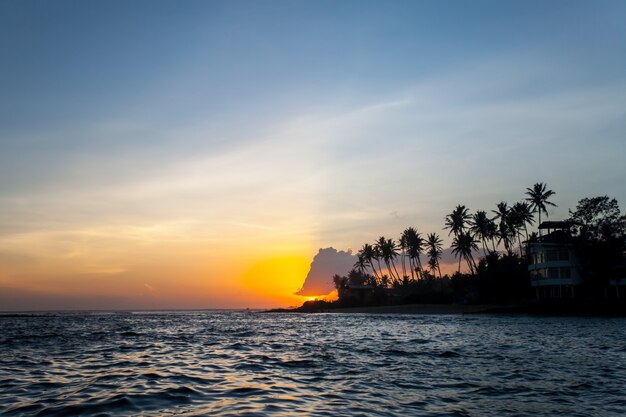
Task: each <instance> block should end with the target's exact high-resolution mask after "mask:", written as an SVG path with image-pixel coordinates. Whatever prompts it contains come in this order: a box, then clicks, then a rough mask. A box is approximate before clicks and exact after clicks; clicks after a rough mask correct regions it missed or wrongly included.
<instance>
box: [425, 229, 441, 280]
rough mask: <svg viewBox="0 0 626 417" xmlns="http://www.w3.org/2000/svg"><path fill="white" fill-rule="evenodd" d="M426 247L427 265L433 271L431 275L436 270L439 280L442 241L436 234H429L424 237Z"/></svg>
mask: <svg viewBox="0 0 626 417" xmlns="http://www.w3.org/2000/svg"><path fill="white" fill-rule="evenodd" d="M426 246H427V247H428V258H429V259H428V265H429V266H430V268H431V270H432V271H433V274H434V273H435V268H437V271H438V272H439V278H441V268H440V267H439V259H441V254H442V252H443V241H442V240H441V239H440V238H439V236H438V235H437V234H436V233H429V234H428V235H427V236H426Z"/></svg>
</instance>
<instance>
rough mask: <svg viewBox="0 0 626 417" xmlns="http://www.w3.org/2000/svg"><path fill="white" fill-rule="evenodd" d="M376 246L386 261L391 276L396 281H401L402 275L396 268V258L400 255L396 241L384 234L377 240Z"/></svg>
mask: <svg viewBox="0 0 626 417" xmlns="http://www.w3.org/2000/svg"><path fill="white" fill-rule="evenodd" d="M375 247H376V249H377V251H378V253H379V255H380V257H381V258H382V259H383V261H384V262H385V265H387V271H388V272H389V274H390V275H391V278H392V279H393V280H394V281H399V279H400V275H399V274H398V270H397V269H396V265H395V262H394V259H395V258H396V257H397V256H398V251H397V246H396V243H395V242H394V241H393V240H392V239H386V238H385V237H384V236H381V237H379V238H378V240H377V241H376V246H375ZM392 267H393V269H392ZM394 271H395V275H394Z"/></svg>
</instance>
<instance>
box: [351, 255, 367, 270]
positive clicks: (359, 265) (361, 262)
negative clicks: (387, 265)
mask: <svg viewBox="0 0 626 417" xmlns="http://www.w3.org/2000/svg"><path fill="white" fill-rule="evenodd" d="M354 269H356V270H357V271H359V272H365V270H366V269H367V261H366V260H365V257H364V256H363V253H362V252H358V253H357V254H356V262H355V263H354Z"/></svg>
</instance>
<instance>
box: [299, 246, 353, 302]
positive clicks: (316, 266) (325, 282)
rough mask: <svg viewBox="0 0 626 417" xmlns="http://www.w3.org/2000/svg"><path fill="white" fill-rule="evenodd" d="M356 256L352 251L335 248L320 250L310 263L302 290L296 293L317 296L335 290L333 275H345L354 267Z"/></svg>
mask: <svg viewBox="0 0 626 417" xmlns="http://www.w3.org/2000/svg"><path fill="white" fill-rule="evenodd" d="M355 262H356V256H355V255H353V254H352V251H350V250H348V251H338V250H337V249H335V248H332V247H330V248H326V249H320V250H319V252H317V255H315V257H314V258H313V262H311V269H310V270H309V273H308V274H307V276H306V279H305V280H304V284H303V285H302V288H300V290H299V291H298V292H297V293H296V294H297V295H304V296H317V295H324V294H328V293H330V292H331V291H332V290H334V289H335V287H334V285H333V275H335V274H339V275H346V274H347V273H348V272H349V271H350V270H351V269H352V267H353V266H354V263H355Z"/></svg>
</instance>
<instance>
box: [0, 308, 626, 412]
mask: <svg viewBox="0 0 626 417" xmlns="http://www.w3.org/2000/svg"><path fill="white" fill-rule="evenodd" d="M0 414H2V415H18V416H81V415H83V416H123V415H129V416H130V415H132V416H136V415H143V416H173V415H176V416H197V415H210V416H231V415H233V416H234V415H237V416H292V415H310V416H477V417H478V416H481V417H483V416H494V417H502V416H569V417H571V416H585V417H589V416H598V417H610V416H626V319H621V318H582V317H578V318H572V317H530V316H493V315H436V316H435V315H365V314H354V315H351V314H267V313H255V312H234V311H223V312H173V313H172V312H170V313H167V312H163V313H125V314H120V313H111V314H103V313H57V314H35V315H4V316H0Z"/></svg>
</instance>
